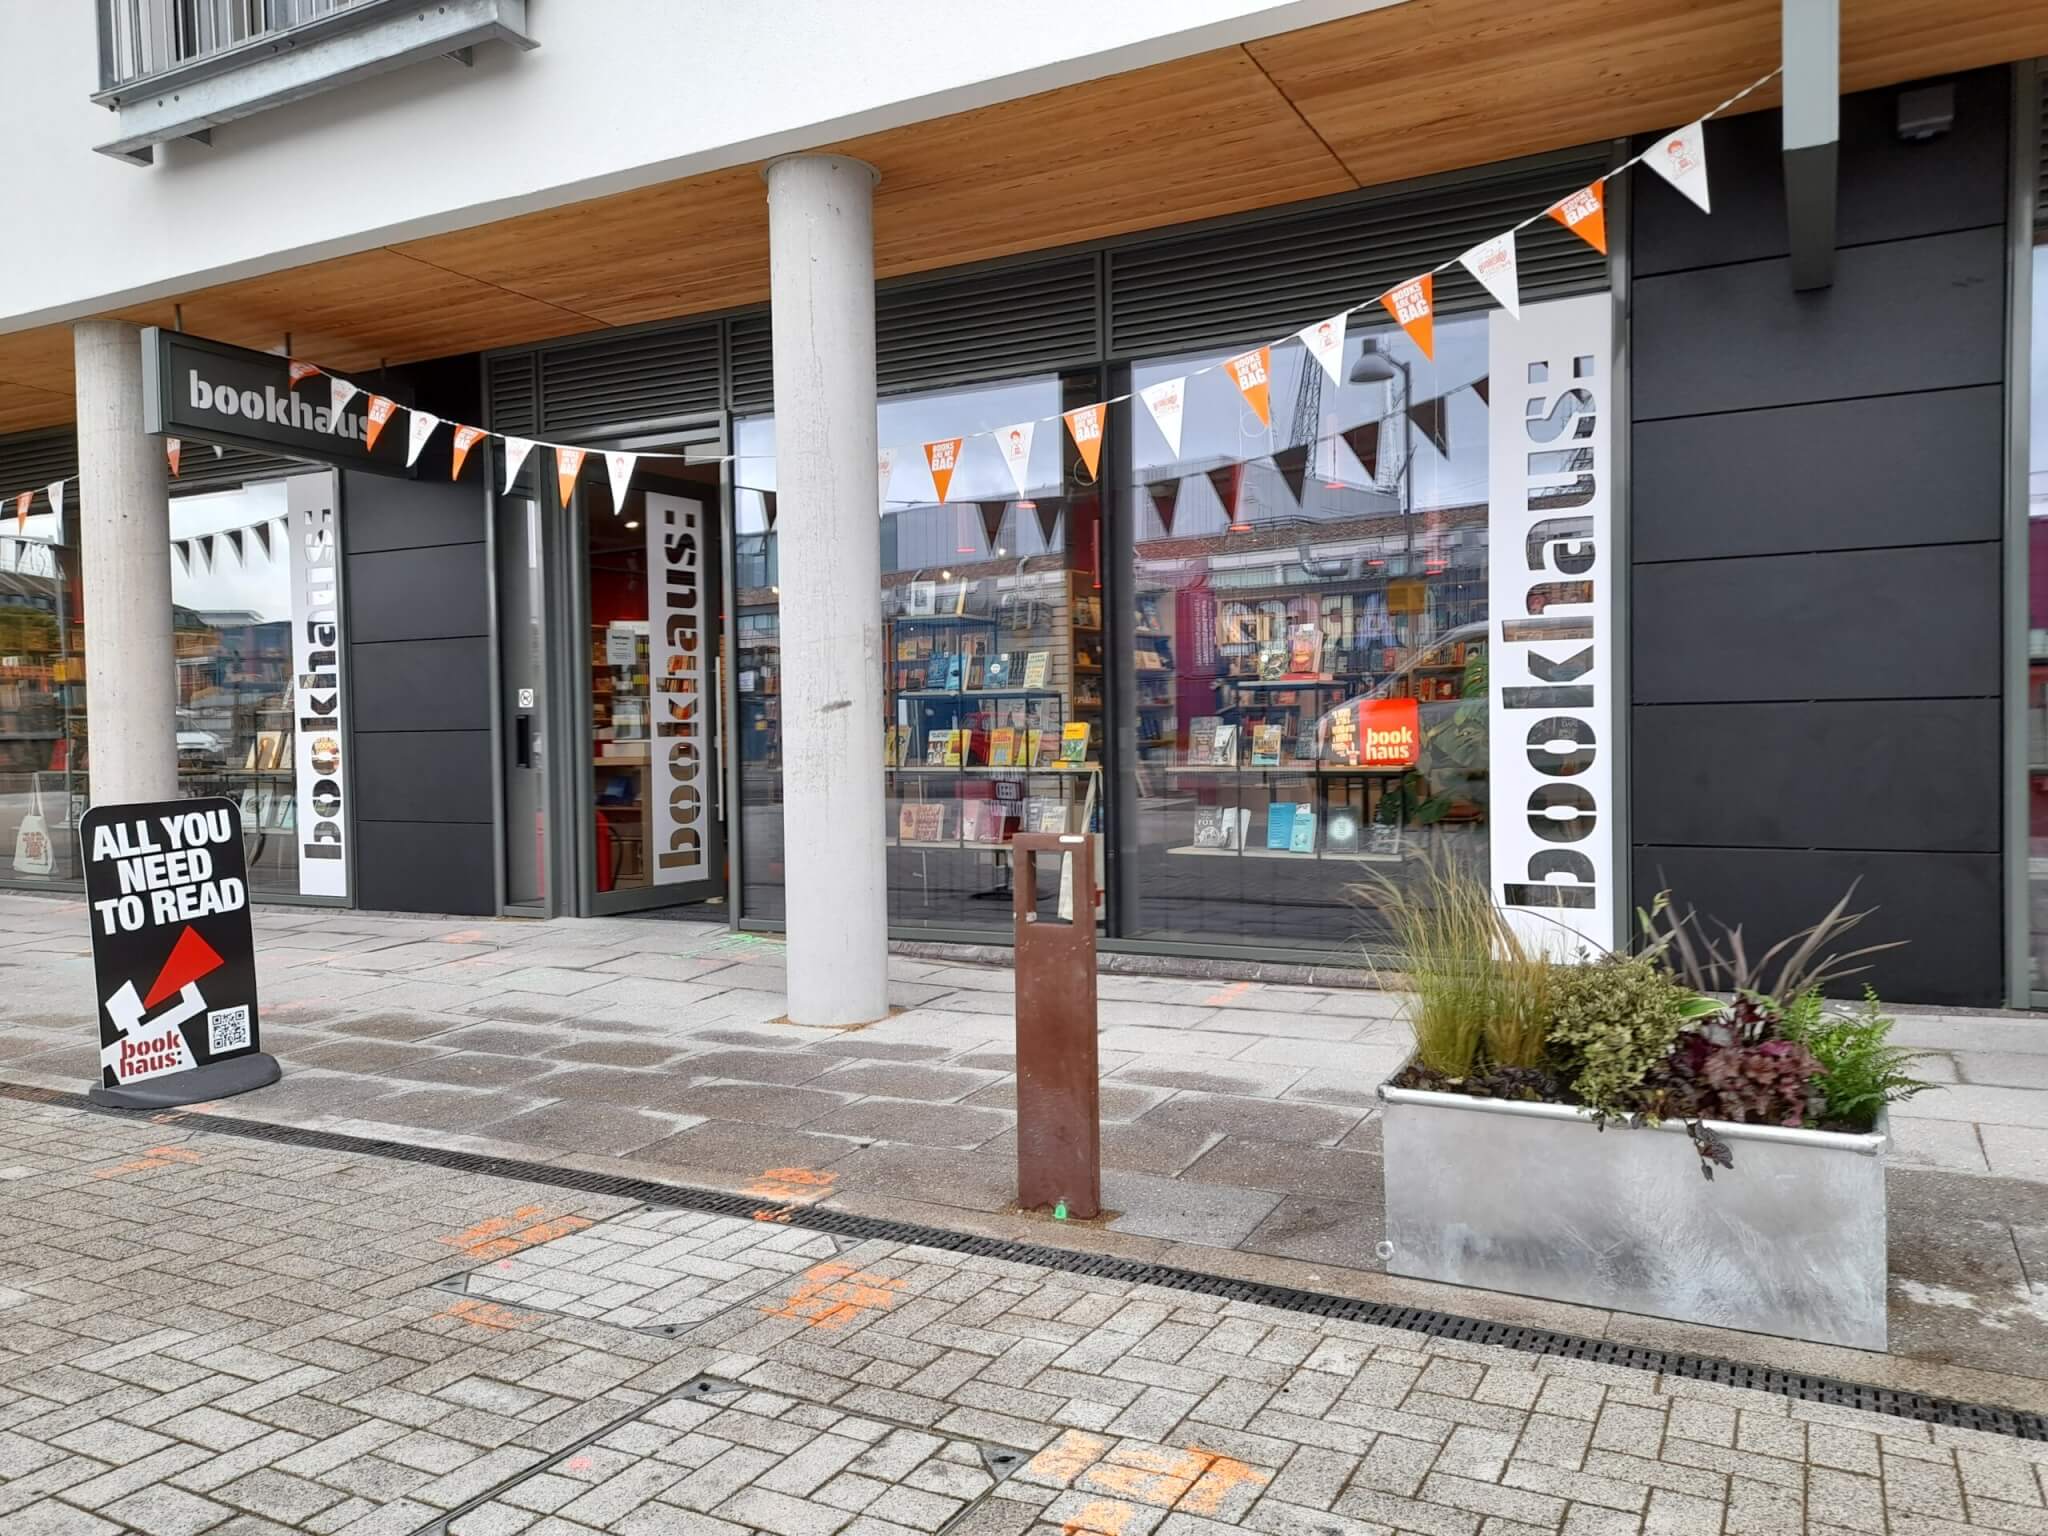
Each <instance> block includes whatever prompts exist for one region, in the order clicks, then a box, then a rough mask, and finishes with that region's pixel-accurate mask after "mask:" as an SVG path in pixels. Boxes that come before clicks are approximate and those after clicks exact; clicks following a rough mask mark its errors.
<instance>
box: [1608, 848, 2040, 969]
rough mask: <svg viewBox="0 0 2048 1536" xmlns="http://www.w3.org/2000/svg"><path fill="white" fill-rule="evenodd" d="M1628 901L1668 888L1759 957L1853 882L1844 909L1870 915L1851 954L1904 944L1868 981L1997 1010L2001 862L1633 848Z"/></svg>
mask: <svg viewBox="0 0 2048 1536" xmlns="http://www.w3.org/2000/svg"><path fill="white" fill-rule="evenodd" d="M1633 862H1634V880H1635V894H1636V897H1637V899H1638V900H1639V901H1640V902H1642V903H1645V904H1647V903H1648V901H1649V900H1650V898H1651V897H1652V896H1653V895H1654V894H1655V893H1656V892H1657V891H1659V890H1664V889H1669V890H1671V891H1672V892H1674V893H1675V894H1676V895H1677V897H1678V898H1679V900H1680V901H1681V902H1682V903H1684V904H1689V905H1691V906H1693V907H1696V908H1698V909H1699V910H1700V911H1701V912H1702V913H1713V914H1718V915H1720V916H1722V917H1725V918H1726V919H1727V920H1728V921H1730V922H1739V923H1740V924H1741V925H1742V937H1743V943H1744V946H1745V947H1746V948H1747V949H1748V950H1749V951H1750V952H1751V953H1752V954H1757V953H1761V952H1762V951H1763V950H1765V949H1768V948H1769V947H1770V946H1771V945H1772V944H1774V943H1776V942H1777V941H1778V940H1779V939H1782V938H1784V937H1785V936H1786V935H1788V934H1791V933H1796V932H1797V931H1799V930H1800V929H1802V928H1805V927H1807V926H1808V925H1809V924H1812V923H1814V922H1817V921H1818V920H1819V919H1820V918H1821V917H1822V916H1824V915H1825V914H1826V912H1827V911H1828V909H1829V908H1830V907H1832V906H1833V905H1834V904H1835V902H1836V901H1837V900H1839V899H1840V898H1841V895H1842V893H1843V892H1844V891H1846V890H1848V889H1849V887H1850V884H1851V883H1852V882H1859V881H1860V884H1857V886H1856V896H1855V901H1854V906H1855V907H1856V908H1857V909H1863V908H1871V907H1874V908H1876V909H1877V910H1876V912H1875V913H1874V914H1873V915H1872V916H1871V917H1870V918H1868V919H1867V920H1866V921H1865V922H1864V923H1863V924H1862V925H1861V926H1860V927H1858V928H1857V929H1856V930H1855V934H1854V943H1853V945H1852V946H1851V947H1860V946H1861V945H1864V944H1881V943H1886V942H1888V941H1891V940H1894V939H1904V940H1906V941H1907V942H1906V944H1905V946H1904V947H1903V948H1900V949H1895V950H1888V951H1886V952H1885V953H1884V954H1881V955H1876V956H1873V957H1871V970H1870V972H1869V973H1868V975H1867V976H1858V977H1855V978H1853V979H1852V980H1851V981H1850V982H1849V983H1848V985H1847V986H1846V987H1845V988H1843V989H1841V990H1844V991H1846V992H1847V993H1849V994H1851V995H1859V994H1860V993H1861V991H1862V984H1863V982H1864V981H1865V980H1868V981H1869V982H1870V983H1871V984H1872V985H1873V986H1875V987H1876V988H1877V990H1878V993H1879V995H1880V996H1882V997H1885V998H1887V999H1890V1000H1892V1001H1895V1002H1911V1003H1940V1004H1948V1005H1951V1006H1964V1007H1996V1006H1997V1005H1998V1004H1999V1002H2000V1001H2001V999H2002V995H2003V988H2002V986H2001V982H2000V977H2001V975H2002V972H2003V965H2004V954H2003V945H2004V937H2003V935H2004V931H2005V924H2004V914H2003V910H2002V891H2001V875H2000V866H2001V861H2000V859H1999V857H1998V855H1997V854H1993V853H1844V852H1838V851H1831V850H1811V849H1803V850H1789V849H1788V850H1778V849H1758V848H1672V847H1665V846H1661V845H1655V844H1651V845H1642V846H1638V847H1637V848H1636V849H1635V851H1634V860H1633Z"/></svg>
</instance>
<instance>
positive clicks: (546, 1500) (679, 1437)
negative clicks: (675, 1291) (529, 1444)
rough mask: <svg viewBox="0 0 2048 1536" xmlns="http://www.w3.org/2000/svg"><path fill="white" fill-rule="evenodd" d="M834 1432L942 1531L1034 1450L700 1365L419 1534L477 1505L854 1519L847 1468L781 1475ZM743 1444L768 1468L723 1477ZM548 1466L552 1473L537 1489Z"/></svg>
mask: <svg viewBox="0 0 2048 1536" xmlns="http://www.w3.org/2000/svg"><path fill="white" fill-rule="evenodd" d="M792 1403H794V1404H795V1405H796V1406H795V1407H794V1408H792V1407H791V1406H790V1405H791V1404H792ZM821 1442H824V1444H821ZM684 1444H691V1446H692V1449H691V1451H690V1453H688V1454H687V1455H680V1456H679V1455H676V1451H677V1450H680V1448H681V1447H682V1446H683V1445H684ZM834 1444H836V1446H837V1447H838V1449H837V1451H836V1459H837V1460H838V1461H839V1462H840V1463H841V1464H842V1469H843V1471H844V1472H846V1473H847V1474H850V1480H853V1481H857V1482H859V1483H864V1484H867V1485H868V1486H869V1487H872V1486H874V1483H875V1482H876V1481H877V1480H879V1481H883V1482H887V1483H889V1484H892V1485H902V1486H904V1487H907V1488H909V1489H913V1490H916V1491H915V1492H913V1493H912V1494H911V1495H910V1497H912V1498H915V1499H917V1500H918V1501H919V1503H920V1506H921V1510H922V1512H923V1514H924V1515H925V1516H926V1517H927V1519H928V1522H929V1523H921V1524H920V1525H919V1527H918V1528H919V1529H924V1530H930V1531H933V1532H934V1533H935V1536H943V1533H945V1532H947V1531H952V1530H957V1529H959V1528H960V1527H961V1526H962V1525H964V1524H965V1523H966V1522H967V1521H968V1520H969V1519H970V1517H971V1516H972V1515H973V1514H974V1511H975V1510H977V1509H978V1508H980V1507H981V1506H982V1505H983V1504H984V1503H986V1502H987V1501H988V1499H989V1497H990V1496H991V1495H992V1494H993V1493H994V1492H995V1490H996V1489H997V1488H998V1487H999V1486H1000V1485H1001V1484H1002V1482H1003V1480H1004V1479H1005V1478H1007V1477H1008V1476H1009V1475H1010V1474H1011V1473H1012V1472H1015V1471H1016V1470H1017V1469H1018V1468H1019V1467H1021V1466H1023V1465H1024V1460H1025V1453H1024V1452H1023V1451H1020V1450H1018V1449H1016V1448H1015V1447H1014V1446H1007V1445H995V1444H990V1443H988V1442H985V1441H975V1440H967V1439H963V1438H961V1437H959V1436H949V1435H944V1434H940V1433H939V1432H937V1431H935V1430H931V1429H928V1428H920V1427H919V1426H917V1425H914V1424H903V1423H899V1422H897V1421H896V1420H893V1419H888V1418H883V1417H880V1416H878V1415H875V1414H867V1413H841V1412H839V1411H837V1410H834V1409H831V1408H829V1407H826V1406H825V1405H822V1404H818V1403H813V1402H811V1401H810V1400H809V1399H807V1398H803V1397H796V1396H794V1395H793V1394H790V1393H787V1392H766V1391H762V1392H757V1391H756V1390H755V1389H754V1388H752V1387H749V1386H747V1385H746V1384H745V1383H744V1382H738V1381H729V1380H726V1379H724V1378H722V1377H717V1376H697V1377H693V1378H692V1379H690V1380H689V1381H686V1382H684V1383H683V1384H682V1385H681V1386H680V1387H677V1388H676V1389H675V1390H674V1391H672V1392H665V1393H663V1394H662V1395H661V1396H659V1397H657V1398H655V1399H653V1400H652V1401H651V1402H647V1403H643V1404H642V1405H640V1406H639V1407H637V1408H634V1409H631V1410H630V1411H628V1412H626V1413H623V1414H621V1415H619V1416H618V1417H617V1418H615V1419H612V1420H611V1421H610V1422H608V1423H606V1424H605V1425H603V1426H602V1427H600V1428H598V1429H596V1430H593V1431H592V1432H591V1433H590V1434H587V1435H585V1436H584V1437H583V1438H582V1439H580V1440H578V1441H576V1442H575V1443H574V1444H572V1445H567V1446H564V1447H563V1448H562V1449H560V1450H558V1451H555V1452H553V1453H552V1454H550V1455H548V1456H545V1457H543V1458H542V1459H540V1460H539V1461H536V1462H535V1463H534V1464H533V1465H532V1466H530V1467H527V1468H525V1469H524V1470H523V1471H519V1472H515V1473H513V1474H512V1476H510V1477H508V1478H506V1479H504V1480H503V1481H502V1482H499V1483H497V1484H496V1485H495V1486H493V1487H490V1488H487V1489H485V1490H484V1491H483V1492H482V1493H479V1494H477V1495H475V1496H474V1497H473V1498H471V1499H469V1500H468V1501H467V1502H465V1503H462V1504H459V1505H457V1506H456V1507H455V1508H454V1509H451V1510H448V1511H447V1512H445V1513H443V1514H439V1515H436V1516H434V1517H433V1518H432V1519H430V1520H428V1521H427V1522H426V1523H425V1524H423V1525H420V1526H417V1527H415V1528H414V1530H413V1531H412V1533H411V1536H448V1533H449V1531H450V1530H451V1528H453V1527H454V1526H455V1525H456V1523H457V1522H459V1521H466V1520H468V1519H469V1517H470V1516H472V1515H475V1516H477V1517H478V1518H477V1520H476V1521H475V1522H474V1524H475V1525H476V1527H477V1528H479V1529H484V1530H500V1529H504V1530H512V1529H524V1528H525V1526H526V1525H527V1524H528V1523H530V1522H532V1521H534V1520H538V1519H544V1517H545V1515H546V1514H547V1513H555V1514H559V1515H560V1516H561V1524H562V1528H563V1529H564V1530H569V1529H574V1530H579V1531H580V1530H585V1529H588V1528H589V1526H588V1525H587V1524H585V1523H583V1522H591V1523H595V1524H600V1525H602V1526H603V1527H605V1528H606V1529H609V1528H610V1527H611V1524H612V1522H613V1521H614V1520H616V1519H619V1518H620V1517H621V1516H623V1515H625V1514H627V1513H628V1512H629V1511H631V1512H632V1514H633V1520H634V1522H635V1525H636V1528H642V1527H644V1528H647V1529H661V1530H676V1531H684V1530H690V1529H693V1528H695V1526H696V1524H697V1522H699V1521H702V1522H704V1524H705V1525H706V1527H707V1528H712V1527H715V1528H716V1529H719V1530H742V1529H745V1530H756V1529H772V1530H778V1531H779V1530H787V1529H791V1528H792V1527H791V1526H790V1525H789V1524H788V1523H787V1522H788V1521H789V1519H790V1518H791V1517H792V1515H795V1516H797V1517H799V1518H801V1517H804V1516H809V1517H811V1519H812V1520H814V1521H815V1523H816V1525H817V1527H818V1528H819V1529H831V1528H833V1527H835V1526H836V1525H839V1524H843V1523H844V1522H846V1521H848V1520H851V1519H853V1518H854V1516H855V1515H856V1513H857V1512H858V1506H859V1503H860V1501H859V1499H857V1498H856V1499H854V1500H852V1501H851V1502H852V1503H853V1504H854V1505H855V1506H856V1507H854V1508H849V1507H847V1502H846V1501H844V1500H842V1501H841V1502H839V1503H834V1502H832V1498H833V1492H832V1488H831V1486H830V1485H831V1483H832V1482H834V1481H837V1480H838V1479H837V1478H836V1476H835V1477H833V1478H827V1479H823V1480H822V1482H823V1486H820V1487H815V1488H805V1487H804V1486H803V1484H802V1483H801V1482H798V1483H795V1484H791V1483H787V1482H785V1483H782V1484H781V1486H779V1487H778V1486H777V1474H778V1473H779V1472H781V1471H782V1470H783V1467H784V1466H786V1465H788V1464H789V1463H791V1462H794V1461H796V1460H797V1459H798V1458H800V1457H802V1456H803V1455H804V1454H805V1453H806V1452H807V1451H809V1450H812V1449H813V1448H816V1449H820V1450H829V1448H830V1446H831V1445H834ZM721 1445H722V1449H721ZM770 1447H772V1450H771V1449H769V1448H770ZM905 1452H907V1454H905ZM731 1453H737V1454H738V1456H740V1457H742V1458H746V1457H755V1458H758V1461H757V1465H756V1467H755V1468H752V1469H746V1471H745V1475H744V1476H743V1477H742V1478H740V1479H737V1480H735V1479H731V1478H726V1477H723V1476H722V1475H721V1469H722V1468H723V1467H724V1465H725V1463H726V1462H727V1461H728V1460H729V1459H730V1454H731ZM691 1456H694V1458H695V1459H694V1460H692V1459H690V1457H691ZM671 1457H674V1459H671ZM778 1463H780V1465H778ZM650 1473H651V1474H652V1475H651V1476H649V1475H648V1474H650ZM700 1474H701V1475H700ZM543 1477H546V1478H548V1479H549V1483H548V1484H547V1485H545V1486H544V1487H541V1488H531V1489H529V1488H528V1485H529V1484H532V1483H534V1481H535V1480H536V1479H538V1478H543ZM756 1479H759V1483H758V1490H759V1493H757V1492H756V1487H757V1485H756ZM706 1483H708V1484H709V1486H703V1485H704V1484H706ZM795 1490H801V1492H796V1491H795ZM760 1493H765V1496H766V1498H765V1502H770V1503H772V1504H773V1505H774V1506H775V1507H774V1509H773V1510H772V1511H771V1512H770V1515H769V1518H770V1519H772V1520H773V1521H774V1522H775V1523H773V1524H772V1525H769V1526H766V1527H762V1526H757V1525H755V1524H754V1523H753V1522H752V1521H751V1520H750V1519H749V1516H750V1515H751V1514H752V1513H753V1511H752V1510H750V1509H749V1508H748V1500H749V1498H750V1497H758V1496H759V1495H760ZM888 1497H889V1494H888V1493H887V1492H885V1493H884V1494H883V1495H882V1498H883V1499H885V1500H886V1499H887V1498H888ZM656 1521H661V1522H662V1523H661V1524H659V1525H657V1524H655V1522H656ZM571 1522H576V1523H574V1524H573V1525H572V1523H571ZM732 1522H740V1523H738V1524H735V1523H732ZM806 1528H808V1526H807V1527H806ZM889 1528H890V1529H892V1530H893V1529H902V1528H903V1527H901V1526H898V1525H894V1524H892V1525H891V1526H890V1527H889Z"/></svg>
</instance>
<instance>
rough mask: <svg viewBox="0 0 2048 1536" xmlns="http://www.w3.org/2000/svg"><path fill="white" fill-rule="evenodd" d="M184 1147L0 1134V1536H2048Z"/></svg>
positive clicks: (1780, 1418) (1909, 1438)
mask: <svg viewBox="0 0 2048 1536" xmlns="http://www.w3.org/2000/svg"><path fill="white" fill-rule="evenodd" d="M203 1125H204V1121H203V1118H201V1117H182V1118H181V1117H177V1116H166V1117H160V1118H159V1119H158V1120H155V1121H152V1120H149V1119H145V1118H127V1117H123V1118H117V1117H113V1116H108V1115H101V1114H90V1113H86V1112H82V1111H78V1110H73V1109H67V1108H60V1107H55V1106H50V1105H41V1104H27V1103H22V1102H18V1101H10V1100H0V1219H4V1221H5V1223H6V1227H5V1230H6V1231H7V1233H8V1236H9V1239H10V1241H9V1242H8V1244H7V1245H6V1247H5V1248H4V1250H0V1531H4V1532H6V1533H7V1536H50V1533H73V1532H76V1533H112V1532H117V1531H132V1532H137V1533H143V1536H205V1533H214V1536H277V1533H280V1532H285V1531H303V1532H314V1533H322V1536H326V1533H342V1536H413V1533H415V1532H419V1533H425V1532H433V1531H438V1530H441V1529H443V1528H444V1527H445V1528H446V1529H447V1530H449V1531H451V1532H453V1533H454V1536H592V1533H596V1532H608V1533H617V1536H667V1533H671V1532H675V1533H720V1536H733V1533H739V1532H764V1533H774V1536H901V1533H904V1532H938V1531H948V1532H954V1533H959V1536H1025V1533H1027V1532H1033V1533H1059V1536H1068V1533H1081V1532H1089V1533H1100V1536H1154V1533H1157V1536H1222V1533H1224V1532H1229V1531H1254V1532H1263V1533H1270V1536H1296V1533H1300V1536H1310V1533H1313V1536H1386V1533H1390V1532H1396V1531H1399V1532H1408V1533H1413V1536H1537V1533H1548V1536H1626V1533H1634V1532H1645V1533H1655V1536H1690V1533H1699V1536H1792V1533H1798V1532H1812V1533H1815V1536H1833V1533H1841V1536H1851V1533H1863V1536H1962V1533H1963V1532H1964V1531H1965V1530H1966V1529H1976V1530H1983V1531H1998V1532H2017V1533H2028V1532H2037V1531H2040V1530H2042V1529H2044V1528H2048V1500H2044V1496H2043V1485H2042V1481H2041V1473H2042V1464H2043V1462H2044V1461H2048V1445H2041V1444H2035V1443H2030V1442H2024V1441H2019V1440H2013V1439H2007V1438H2002V1437H1998V1436H1993V1435H1989V1434H1983V1433H1978V1432H1974V1431H1964V1430H1954V1429H1947V1428H1938V1427H1930V1426H1928V1425H1925V1424H1920V1423H1916V1422H1912V1421H1908V1420H1904V1419H1899V1418H1889V1417H1881V1416H1878V1415H1875V1414H1869V1413H1862V1412H1856V1411H1851V1410H1847V1409H1842V1408H1836V1407H1828V1406H1822V1405H1816V1404H1812V1403H1805V1402H1800V1401H1795V1400H1791V1399H1788V1398H1785V1397H1779V1396H1773V1395H1767V1394H1764V1393H1760V1392H1753V1391H1746V1390H1741V1389H1737V1388H1733V1387H1727V1386H1718V1385H1712V1384H1708V1383H1702V1382H1697V1381H1690V1380H1684V1379H1677V1378H1665V1377H1659V1376H1656V1375H1652V1374H1648V1373H1645V1372H1639V1371H1632V1370H1628V1369H1623V1368H1619V1367H1605V1366H1597V1365H1590V1364H1587V1363H1585V1362H1582V1361H1575V1360H1570V1359H1557V1358H1548V1357H1538V1356H1531V1355H1526V1354H1520V1353H1515V1352H1512V1351H1509V1350H1505V1349H1499V1348H1492V1347H1486V1346H1479V1345H1470V1344H1462V1343H1458V1342H1455V1341H1450V1340H1444V1339H1434V1338H1428V1337H1425V1336H1421V1335H1417V1334H1411V1333H1405V1332H1401V1331H1397V1330H1392V1329H1384V1328H1377V1327H1369V1326H1362V1325H1358V1324H1352V1323H1346V1322H1340V1321H1330V1320H1324V1319H1318V1318H1314V1317H1310V1316H1305V1315H1302V1314H1299V1313H1294V1312H1287V1311H1281V1310H1277V1309H1273V1308H1268V1307H1265V1306H1260V1305H1255V1304H1250V1303H1245V1302H1237V1301H1227V1300H1223V1299H1220V1298H1216V1297H1209V1296H1203V1295H1196V1294H1189V1293H1186V1292H1181V1291H1176V1290H1167V1289H1161V1288H1157V1287H1152V1286H1146V1285H1131V1284H1126V1283H1123V1282H1112V1281H1107V1280H1102V1279H1097V1278H1092V1277H1088V1276H1085V1275H1078V1274H1072V1273H1065V1272H1060V1271H1049V1270H1045V1269H1040V1268H1035V1267H1031V1266H1026V1265H1020V1264H1013V1263H1006V1262H999V1261H995V1260H991V1259H985V1258H975V1257H964V1256H960V1255H954V1254H948V1253H944V1252H940V1251H936V1250H930V1249H922V1248H916V1247H905V1246H901V1245H898V1244H894V1243H891V1242H886V1241H868V1242H861V1243H858V1244H848V1243H847V1242H846V1241H845V1240H843V1239H836V1238H830V1237H826V1236H823V1235H821V1234H817V1233H812V1232H806V1231H804V1230H802V1229H801V1228H797V1227H790V1226H783V1225H778V1224H776V1223H774V1222H772V1221H748V1220H743V1219H733V1218H714V1217H706V1216H702V1215H697V1214H693V1213H689V1212H683V1211H675V1210H650V1209H647V1208H644V1207H633V1206H629V1205H627V1204H626V1203H625V1202H623V1201H620V1200H616V1199H608V1198H595V1197H589V1196H581V1195H575V1194H569V1193H565V1192H564V1191H562V1190H560V1189H556V1188H551V1187H540V1186H534V1185H524V1184H520V1183H516V1182H512V1181H509V1180H503V1179H495V1178H488V1177H482V1176H476V1175H459V1174H454V1173H450V1172H447V1171H444V1170H440V1169H436V1168H432V1167H426V1166H421V1165H418V1164H414V1163H406V1162H401V1161H395V1160H384V1159H380V1158H378V1157H374V1156H367V1155H365V1156H352V1155H341V1154H337V1153H333V1152H327V1151H311V1150H305V1149H299V1148H293V1147H289V1146H280V1145H272V1144H267V1143H262V1142H255V1141H250V1140H246V1139H241V1138H234V1137H228V1136H223V1135H218V1134H214V1133H210V1132H208V1131H206V1130H204V1129H203ZM450 1285H453V1286H454V1287H455V1288H454V1289H448V1288H445V1287H447V1286H450ZM664 1326H668V1327H674V1328H675V1331H674V1332H673V1333H663V1332H662V1331H661V1329H662V1328H663V1327H664Z"/></svg>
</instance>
